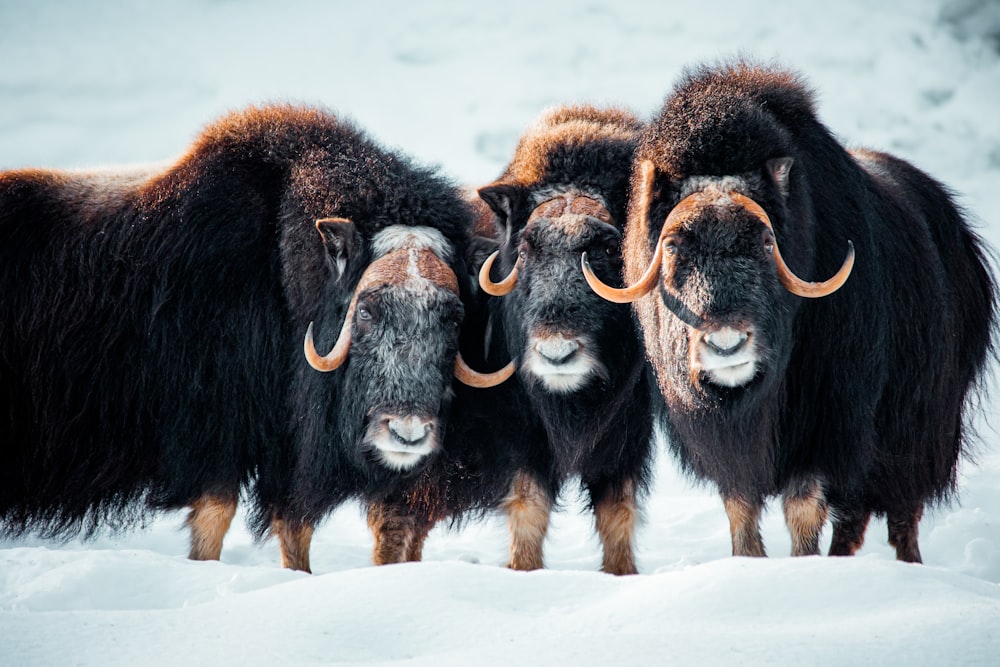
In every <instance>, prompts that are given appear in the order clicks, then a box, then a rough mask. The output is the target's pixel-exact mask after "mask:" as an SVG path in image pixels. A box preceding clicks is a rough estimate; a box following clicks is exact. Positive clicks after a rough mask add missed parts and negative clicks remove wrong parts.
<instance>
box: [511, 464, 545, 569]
mask: <svg viewBox="0 0 1000 667" xmlns="http://www.w3.org/2000/svg"><path fill="white" fill-rule="evenodd" d="M503 509H504V511H505V512H506V513H507V522H508V525H509V526H510V562H509V563H508V564H507V567H509V568H511V569H513V570H540V569H541V568H543V567H544V564H543V561H542V542H544V541H545V534H546V533H547V532H548V530H549V513H550V512H551V511H552V500H550V499H549V497H548V494H546V493H545V491H544V490H543V489H542V487H541V486H540V485H539V484H538V482H536V481H535V480H534V479H533V478H532V477H531V476H530V475H528V474H527V473H524V472H519V473H517V475H516V476H515V477H514V483H513V484H512V485H511V489H510V494H509V495H508V496H507V498H506V499H505V500H504V502H503Z"/></svg>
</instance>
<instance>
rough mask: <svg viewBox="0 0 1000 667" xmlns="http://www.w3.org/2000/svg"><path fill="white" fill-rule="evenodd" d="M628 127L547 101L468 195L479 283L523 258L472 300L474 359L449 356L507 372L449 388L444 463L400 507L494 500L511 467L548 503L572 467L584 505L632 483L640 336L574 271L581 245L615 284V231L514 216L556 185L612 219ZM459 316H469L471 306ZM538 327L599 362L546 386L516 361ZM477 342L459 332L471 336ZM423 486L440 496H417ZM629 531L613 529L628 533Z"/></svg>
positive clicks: (633, 130)
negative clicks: (497, 284) (515, 273)
mask: <svg viewBox="0 0 1000 667" xmlns="http://www.w3.org/2000/svg"><path fill="white" fill-rule="evenodd" d="M640 128H641V125H640V123H639V122H638V121H637V120H636V119H635V118H634V117H633V116H632V115H631V114H630V113H629V112H626V111H623V110H617V109H596V108H593V107H588V106H583V107H567V108H559V109H556V110H553V111H550V112H548V113H546V114H545V115H544V116H542V118H540V119H539V121H537V122H536V124H535V125H534V126H533V127H532V128H530V129H529V130H528V131H527V132H526V133H525V135H524V136H523V137H522V138H521V140H520V143H519V144H518V147H517V149H516V151H515V155H514V158H513V159H512V161H511V163H510V165H509V166H508V168H507V169H506V171H505V173H504V174H503V175H502V176H501V178H500V179H499V180H498V181H496V182H495V183H493V184H491V185H489V186H486V187H484V188H482V189H481V190H480V191H479V192H480V195H481V196H482V198H483V200H485V201H486V202H487V203H488V204H489V206H490V207H491V209H492V210H491V211H487V212H485V215H483V216H482V217H481V218H480V223H479V225H478V228H479V229H480V232H481V233H482V234H484V235H486V236H488V237H489V238H490V239H491V241H490V243H489V244H487V245H490V246H492V247H493V248H497V247H499V249H500V257H499V259H498V260H497V262H496V264H495V266H494V270H493V274H494V275H493V280H499V279H501V278H502V277H503V276H506V275H507V274H508V273H509V272H510V270H511V269H512V267H513V266H514V264H515V262H516V261H517V260H518V256H519V253H520V254H522V255H523V256H524V260H523V265H522V266H521V268H520V271H519V279H518V284H517V287H516V288H515V289H514V290H513V292H511V293H510V294H508V295H506V296H504V297H486V298H485V299H486V302H487V303H486V307H487V309H488V313H489V318H490V322H491V324H490V325H489V331H488V333H487V337H488V340H491V343H490V345H489V348H488V351H487V354H486V357H485V358H482V350H480V351H479V352H478V353H477V351H476V350H465V349H463V354H464V355H465V356H466V357H467V358H468V359H476V360H477V362H478V363H481V364H482V365H483V367H493V368H495V367H497V366H499V365H501V364H503V363H505V362H506V361H507V360H509V359H512V358H514V359H519V360H520V362H519V370H518V381H517V382H508V383H506V384H504V385H501V386H500V387H497V388H495V389H489V390H485V391H479V392H475V393H470V392H469V391H468V390H464V391H463V390H461V389H460V390H459V393H458V396H457V397H456V400H455V405H454V409H455V414H454V418H453V419H452V420H451V422H450V424H451V427H450V428H451V431H450V432H449V445H448V448H447V449H448V452H449V454H451V453H454V452H460V453H459V454H458V455H457V456H456V457H455V458H452V459H447V458H443V459H442V461H443V462H444V463H445V466H444V467H442V468H440V469H438V468H432V469H430V470H429V472H428V477H427V478H426V479H425V480H424V481H423V483H422V484H421V485H418V486H417V487H414V489H412V490H411V491H410V492H409V494H408V497H407V498H404V499H395V500H394V501H393V502H394V503H396V504H397V505H398V506H399V507H400V508H402V509H405V508H406V506H407V504H408V505H410V506H411V510H410V511H414V512H416V513H417V514H423V515H432V516H434V517H435V518H441V517H443V516H451V517H453V518H454V517H461V516H462V515H463V513H467V512H469V511H471V510H476V509H478V510H482V509H496V508H498V507H500V506H501V505H502V504H503V501H504V500H505V498H506V497H507V495H508V494H509V493H510V492H511V487H512V484H513V482H514V480H515V476H516V475H517V474H518V473H522V474H527V475H528V476H529V477H530V478H531V479H533V480H534V481H535V482H536V483H537V484H538V486H539V487H540V488H541V490H542V493H543V494H545V495H546V496H547V497H546V498H543V499H542V500H543V501H544V502H546V503H551V502H554V500H555V499H556V497H557V496H558V493H559V491H560V489H561V488H562V487H563V485H564V483H565V482H566V481H567V479H568V478H570V477H572V476H579V478H580V479H581V482H582V485H583V487H584V489H585V490H586V491H587V493H588V494H589V497H590V500H591V504H592V506H595V507H596V506H598V505H600V504H601V503H614V502H617V501H619V500H623V501H625V502H627V503H629V502H631V501H630V500H629V499H630V498H631V499H632V500H634V499H635V497H636V496H641V495H642V494H643V493H644V492H645V490H646V488H647V485H648V478H649V467H650V457H651V417H650V414H649V409H650V408H649V405H650V390H651V386H650V383H649V382H648V375H647V374H648V368H647V365H646V363H645V360H644V357H643V353H642V347H641V342H640V340H639V337H638V332H637V329H636V326H635V324H634V321H633V319H632V317H631V316H630V313H629V310H628V307H627V306H620V305H612V304H609V303H607V302H605V301H603V300H602V299H600V298H599V297H597V296H596V295H595V294H593V292H591V291H590V289H589V287H587V285H586V283H585V281H584V280H583V276H582V273H581V270H580V254H581V253H582V252H584V251H587V252H588V253H589V255H590V257H592V258H593V259H592V260H591V261H592V263H593V265H594V268H595V271H596V272H597V273H598V274H599V275H601V276H602V277H604V279H605V280H608V281H620V278H619V276H620V274H621V254H620V244H621V233H620V231H618V230H616V229H615V228H614V226H613V225H606V224H602V223H600V221H598V220H596V219H594V218H589V219H588V220H587V222H586V224H584V225H581V227H580V229H579V230H578V231H577V232H576V233H567V232H566V231H565V230H561V229H560V228H558V227H556V226H553V225H552V224H549V223H548V221H547V220H544V219H543V220H538V221H535V222H533V223H532V224H530V225H528V224H527V223H528V218H529V215H530V214H531V213H532V211H533V210H534V208H535V207H536V206H537V205H538V204H539V203H541V202H542V201H545V200H546V199H549V198H550V197H551V196H552V195H553V193H555V192H565V191H573V192H582V193H589V194H590V195H591V196H596V197H597V198H599V199H602V200H603V201H604V202H605V203H606V207H607V209H608V211H609V212H610V214H611V216H613V218H614V220H615V221H617V222H618V223H619V224H620V223H621V222H622V221H623V220H624V218H625V215H626V193H627V188H628V172H629V165H630V163H631V159H632V154H633V151H634V148H635V143H636V140H637V138H638V134H639V130H640ZM619 229H620V227H619ZM483 254H485V253H483ZM482 258H483V255H482V254H481V255H480V260H481V259H482ZM473 319H476V320H479V321H481V320H482V317H481V314H480V315H479V316H477V317H476V318H470V321H472V320H473ZM541 330H548V331H558V332H562V333H564V334H565V335H566V336H568V337H572V336H577V335H579V336H584V337H586V339H587V340H588V341H589V345H588V349H587V350H586V351H587V353H593V354H594V355H595V356H596V357H598V358H599V361H600V362H601V364H602V365H603V369H604V370H601V371H598V372H596V373H594V374H593V375H592V376H591V377H590V378H589V379H588V380H587V381H585V382H584V383H583V384H582V385H581V386H579V387H578V388H576V389H575V390H572V391H566V392H563V393H561V392H558V391H553V390H552V389H550V388H547V387H546V385H545V384H544V383H543V382H542V381H541V380H540V379H539V378H538V377H537V376H535V375H533V374H532V373H530V372H529V370H528V368H527V367H526V364H525V358H526V354H527V353H528V349H527V347H528V336H529V335H531V334H532V333H535V332H537V331H541ZM482 340H483V339H482V337H480V335H479V334H476V335H475V336H473V341H474V343H478V344H479V345H480V346H481V345H482V342H481V341H482ZM432 476H433V477H432ZM429 490H433V491H430V494H431V495H433V493H436V492H441V493H443V494H444V496H443V497H440V498H435V499H434V500H435V502H432V503H425V502H422V501H421V500H420V499H421V498H422V497H425V496H427V495H428V493H429ZM414 508H415V509H414ZM632 518H634V517H632ZM632 527H634V526H630V527H627V528H625V527H623V530H625V531H627V532H628V534H629V540H630V539H631V528H632ZM603 539H604V536H603V535H602V540H603ZM606 546H607V545H606ZM628 548H629V549H631V543H630V542H629V546H628ZM630 558H631V554H629V559H630ZM512 566H516V563H512ZM605 568H606V569H608V568H610V569H612V570H619V569H624V570H628V569H630V568H629V567H628V566H625V565H623V564H622V563H621V562H612V563H609V562H608V560H607V549H606V559H605ZM618 573H619V574H620V573H623V572H622V571H618Z"/></svg>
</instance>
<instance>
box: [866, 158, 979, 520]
mask: <svg viewBox="0 0 1000 667" xmlns="http://www.w3.org/2000/svg"><path fill="white" fill-rule="evenodd" d="M852 155H853V157H854V158H855V160H857V162H858V164H859V165H860V166H861V167H862V169H864V170H865V172H866V173H867V174H868V175H869V176H870V177H871V179H872V184H873V187H874V188H875V189H876V190H877V191H878V192H879V194H880V195H881V198H882V202H883V203H882V204H881V205H882V206H883V207H885V208H886V213H885V216H886V219H890V220H892V219H895V220H898V221H899V223H900V224H898V225H897V228H896V229H894V232H895V233H896V234H897V237H896V238H895V239H893V241H894V242H895V243H898V244H899V247H898V248H891V249H890V251H891V250H896V257H895V259H896V260H897V261H895V262H894V263H893V266H894V268H895V270H896V271H898V272H900V273H901V274H902V280H904V281H905V280H910V281H916V282H917V283H918V284H919V285H921V286H922V287H923V288H924V290H925V291H914V290H909V292H910V293H909V294H906V295H905V297H906V298H908V299H910V300H912V301H913V309H912V310H911V311H910V312H899V314H898V318H897V327H898V328H897V330H896V332H895V334H894V341H895V342H896V343H897V344H896V345H895V346H894V352H895V354H894V357H893V359H894V361H893V363H892V367H891V375H892V377H891V378H890V381H889V382H888V383H887V386H886V388H885V391H884V394H883V397H882V400H881V401H880V403H879V406H878V415H877V420H878V423H879V430H880V436H881V441H882V451H881V452H880V454H881V456H880V458H879V459H878V460H877V461H876V470H875V471H874V472H873V475H872V476H871V479H870V481H869V484H868V490H867V495H868V496H869V502H870V503H871V504H872V509H874V510H875V511H889V510H894V509H909V508H900V507H899V506H900V505H901V504H902V505H905V504H906V503H908V502H909V503H912V502H913V501H914V499H926V500H928V501H933V500H941V499H945V498H947V497H948V496H949V495H950V493H951V492H952V491H953V490H954V484H955V481H956V480H955V475H956V463H957V461H958V459H959V458H960V457H961V456H962V455H963V454H968V453H969V450H970V444H969V442H968V441H969V437H970V435H971V424H970V423H969V421H970V415H969V408H970V406H971V405H972V404H973V403H974V401H975V399H976V397H977V396H978V395H979V394H980V390H982V389H983V387H982V381H983V373H984V371H985V368H986V365H987V363H988V361H989V359H990V358H991V357H992V355H993V350H994V343H993V336H994V334H995V330H996V285H995V281H994V278H993V275H992V273H991V270H990V266H989V260H988V255H987V251H986V246H985V245H984V243H983V242H982V240H981V239H980V238H979V237H978V236H977V235H976V233H975V232H974V231H973V229H972V228H971V226H970V225H969V223H968V222H967V220H966V218H965V216H964V215H963V212H962V211H961V209H960V208H959V207H958V206H957V205H956V203H955V201H954V198H953V196H952V194H951V193H950V192H949V191H948V190H947V188H945V187H944V186H943V185H941V184H940V183H939V182H937V181H936V180H934V179H933V178H931V177H930V176H928V175H927V174H926V173H924V172H923V171H921V170H919V169H918V168H916V167H914V166H913V165H911V164H909V163H908V162H906V161H904V160H901V159H899V158H896V157H893V156H891V155H888V154H885V153H879V152H874V151H866V150H856V151H852ZM900 251H905V252H900ZM920 257H927V261H915V260H917V259H918V258H920ZM932 288H933V290H932ZM902 291H903V290H900V292H902ZM892 296H893V297H895V296H896V295H895V294H893V295H892ZM896 307H897V308H901V306H900V305H899V304H898V303H897V304H896ZM902 310H904V311H905V310H907V309H905V308H903V309H902ZM900 378H906V380H903V381H899V379H900ZM890 480H892V481H891V483H890Z"/></svg>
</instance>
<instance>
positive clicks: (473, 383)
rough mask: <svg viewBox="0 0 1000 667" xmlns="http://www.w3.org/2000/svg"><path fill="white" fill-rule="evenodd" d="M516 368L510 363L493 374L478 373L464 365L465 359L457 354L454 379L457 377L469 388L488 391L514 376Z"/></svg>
mask: <svg viewBox="0 0 1000 667" xmlns="http://www.w3.org/2000/svg"><path fill="white" fill-rule="evenodd" d="M516 368H517V365H516V364H515V363H514V362H513V361H511V362H510V363H509V364H507V365H506V366H504V367H503V368H501V369H500V370H498V371H495V372H493V373H480V372H478V371H474V370H472V368H470V367H469V365H468V364H467V363H465V359H463V358H462V353H461V352H459V353H458V355H456V357H455V377H457V378H458V379H459V381H460V382H461V383H462V384H467V385H469V386H470V387H475V388H477V389H488V388H490V387H495V386H497V385H498V384H500V383H502V382H505V381H506V380H507V379H508V378H510V376H511V375H513V374H514V371H515V369H516Z"/></svg>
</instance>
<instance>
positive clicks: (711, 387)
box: [582, 158, 854, 404]
mask: <svg viewBox="0 0 1000 667" xmlns="http://www.w3.org/2000/svg"><path fill="white" fill-rule="evenodd" d="M790 165H791V160H790V159H787V158H781V159H776V160H771V161H769V162H768V164H767V168H768V170H769V171H770V172H771V180H772V183H773V185H774V186H775V187H776V190H777V192H778V193H780V195H781V196H786V194H787V184H788V182H787V176H788V169H789V167H790ZM637 171H638V187H637V188H636V191H635V197H636V201H635V208H636V209H637V211H638V215H637V217H636V218H635V220H634V224H633V226H632V227H631V231H630V236H629V244H628V258H627V260H628V261H627V264H628V267H627V273H628V274H629V275H631V276H639V277H638V280H637V281H636V282H635V284H634V285H632V286H630V287H627V288H624V289H614V288H610V287H608V286H607V285H604V284H602V283H601V281H600V280H599V279H598V278H597V277H596V276H595V275H594V272H593V270H592V268H591V266H590V262H589V260H588V257H587V256H586V255H584V256H583V258H582V264H583V270H584V276H585V278H586V280H587V283H588V284H589V285H590V286H591V288H592V289H594V290H595V291H596V292H597V293H598V294H600V295H602V296H603V297H604V298H606V299H609V300H611V301H614V302H617V303H631V302H637V303H636V305H635V310H636V314H637V315H638V317H639V320H640V323H641V324H642V329H643V335H644V337H645V342H646V349H647V352H648V353H649V356H650V358H651V360H652V362H653V365H654V367H655V368H656V370H657V375H658V378H659V382H660V389H661V391H662V392H663V394H664V396H666V397H680V398H682V399H683V400H685V402H687V403H691V404H694V403H698V402H700V401H703V400H706V399H707V400H708V401H709V402H713V403H714V402H716V398H717V396H718V395H719V394H720V392H721V393H725V391H726V390H734V389H739V388H743V387H746V386H748V385H750V384H752V383H753V382H754V381H755V380H759V379H762V378H770V379H771V381H772V382H773V381H776V379H777V378H779V377H780V376H781V374H782V373H783V370H784V366H785V364H786V363H787V359H788V356H789V354H790V349H791V342H790V339H791V318H792V314H793V309H794V302H793V301H792V300H791V299H790V297H789V294H795V295H797V296H801V297H808V298H818V297H823V296H827V295H829V294H832V293H833V292H835V291H836V290H838V289H840V287H841V286H843V284H844V282H846V280H847V278H848V276H849V275H850V273H851V269H852V268H853V265H854V248H853V246H849V249H848V255H847V259H846V260H845V261H844V264H843V266H842V267H841V269H840V271H838V272H837V274H836V275H834V277H833V278H830V279H829V280H827V281H824V282H821V283H810V282H806V281H804V280H802V279H800V278H798V277H797V276H796V275H795V274H794V273H792V271H791V270H790V269H789V268H788V266H787V265H786V264H785V262H784V260H783V259H782V257H781V253H780V252H779V250H778V245H777V242H776V240H775V236H774V229H773V227H772V225H771V220H770V218H769V217H768V215H767V213H765V212H764V210H763V209H762V208H761V207H760V205H759V204H757V202H756V201H754V200H753V199H751V198H750V197H749V196H747V195H746V194H744V193H746V192H753V191H754V189H755V187H759V185H760V183H757V182H756V180H757V179H754V182H751V180H749V179H746V178H741V177H704V176H702V177H695V178H692V179H689V181H688V182H686V183H681V184H680V187H679V188H677V190H678V193H675V194H678V195H679V197H680V201H679V202H678V203H677V204H676V206H674V207H673V208H670V209H666V208H665V206H664V203H663V202H654V201H653V200H654V194H653V184H654V181H655V167H654V166H653V164H652V163H651V162H649V161H644V162H642V163H640V165H639V167H638V170H637ZM654 239H655V241H654ZM650 242H652V243H653V252H652V261H650V262H649V264H648V266H646V267H645V268H642V267H640V266H639V264H640V263H642V262H643V261H644V260H643V259H642V258H643V255H644V254H645V252H646V248H647V247H648V246H647V245H646V244H648V243H650ZM646 256H648V255H646ZM640 274H641V275H640ZM646 295H649V296H648V297H647V298H645V299H643V297H646Z"/></svg>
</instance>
